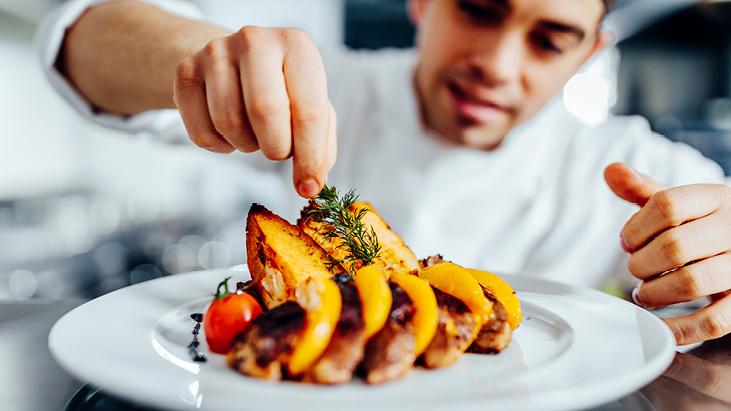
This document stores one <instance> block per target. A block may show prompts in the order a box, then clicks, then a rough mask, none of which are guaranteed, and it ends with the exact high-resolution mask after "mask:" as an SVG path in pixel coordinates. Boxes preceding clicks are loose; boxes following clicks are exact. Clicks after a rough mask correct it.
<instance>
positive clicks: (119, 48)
mask: <svg viewBox="0 0 731 411" xmlns="http://www.w3.org/2000/svg"><path fill="white" fill-rule="evenodd" d="M228 34H230V32H229V30H226V29H223V28H220V27H217V26H214V25H211V24H207V23H203V22H199V21H193V20H188V19H184V18H181V17H178V16H174V15H171V14H168V13H166V12H164V11H162V10H160V9H158V8H156V7H154V6H150V5H147V4H144V3H140V2H136V1H114V2H109V3H104V4H100V5H97V6H94V7H92V8H90V9H89V10H88V11H87V12H86V13H85V14H84V15H83V16H82V17H81V18H80V19H79V20H78V21H77V22H76V24H74V26H73V27H72V28H70V29H69V31H68V33H67V35H66V39H65V41H64V47H63V51H62V54H61V56H60V63H61V70H62V71H63V72H64V74H65V75H66V76H67V77H68V79H69V80H70V81H71V82H72V83H73V84H74V86H75V87H76V88H77V89H78V90H79V92H80V93H81V94H82V95H83V96H84V97H86V98H87V99H88V100H89V101H90V102H91V103H92V104H93V105H94V106H96V107H99V108H101V109H104V110H106V111H109V112H113V113H119V114H135V113H139V112H142V111H146V110H152V109H160V108H174V107H175V104H174V103H173V79H174V78H175V70H176V67H177V65H178V63H179V62H180V61H181V60H182V59H183V58H185V57H187V56H189V55H191V54H193V53H195V52H196V51H198V50H199V49H201V48H202V47H203V46H204V45H205V44H206V43H208V42H209V41H211V40H213V39H216V38H220V37H223V36H226V35H228Z"/></svg>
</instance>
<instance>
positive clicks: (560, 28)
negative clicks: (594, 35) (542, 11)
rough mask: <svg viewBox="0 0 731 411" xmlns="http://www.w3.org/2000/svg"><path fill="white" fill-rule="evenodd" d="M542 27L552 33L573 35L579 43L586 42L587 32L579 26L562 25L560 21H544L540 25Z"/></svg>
mask: <svg viewBox="0 0 731 411" xmlns="http://www.w3.org/2000/svg"><path fill="white" fill-rule="evenodd" d="M540 26H542V27H544V28H546V29H548V30H550V31H556V32H559V33H566V34H573V35H574V36H576V38H577V39H578V40H579V41H582V40H584V37H586V32H585V31H584V30H583V29H582V28H581V27H578V26H574V25H571V24H566V23H560V22H558V21H548V20H546V21H542V22H541V23H540Z"/></svg>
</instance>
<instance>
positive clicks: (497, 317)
mask: <svg viewBox="0 0 731 411" xmlns="http://www.w3.org/2000/svg"><path fill="white" fill-rule="evenodd" d="M482 291H483V292H484V293H485V297H487V299H488V300H490V301H492V304H493V312H492V314H491V315H490V319H489V320H488V321H487V322H486V323H485V324H484V325H483V326H482V328H480V332H479V333H478V334H477V338H476V339H475V341H474V342H473V343H472V345H471V346H470V348H469V349H468V351H469V352H474V353H479V354H497V353H499V352H500V351H502V350H503V349H504V348H505V347H506V346H507V345H508V344H509V343H510V340H511V338H512V336H513V330H511V329H510V325H508V321H507V318H508V312H507V311H506V310H505V307H504V306H503V305H502V303H500V301H498V300H497V298H495V296H494V295H493V294H492V293H490V291H488V290H486V289H485V288H484V287H483V289H482Z"/></svg>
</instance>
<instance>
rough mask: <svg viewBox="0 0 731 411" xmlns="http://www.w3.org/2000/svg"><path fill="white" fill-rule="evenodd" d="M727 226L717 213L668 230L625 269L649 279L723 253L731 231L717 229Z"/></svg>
mask: <svg viewBox="0 0 731 411" xmlns="http://www.w3.org/2000/svg"><path fill="white" fill-rule="evenodd" d="M726 225H727V222H726V221H725V217H724V215H723V214H720V213H716V214H713V215H710V216H708V217H706V218H702V219H700V220H695V221H692V222H689V223H686V224H683V225H681V226H678V227H675V228H671V229H669V230H667V231H664V232H662V233H661V234H659V235H658V236H657V237H656V238H655V239H653V240H652V241H650V243H649V244H647V245H646V246H644V247H642V248H641V249H640V250H638V251H636V252H634V253H632V255H631V256H630V258H629V261H628V263H627V267H628V268H629V270H630V272H631V273H632V274H634V275H635V276H636V277H638V278H640V279H648V278H650V277H654V276H656V275H659V274H662V273H664V272H666V271H669V270H673V269H675V268H678V267H682V266H684V265H686V264H688V263H690V262H691V261H696V260H701V259H704V258H708V257H712V256H715V255H718V254H721V253H724V252H726V251H728V250H729V245H731V230H726V229H719V227H725V226H726Z"/></svg>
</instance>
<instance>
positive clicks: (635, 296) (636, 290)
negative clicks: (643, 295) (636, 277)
mask: <svg viewBox="0 0 731 411" xmlns="http://www.w3.org/2000/svg"><path fill="white" fill-rule="evenodd" d="M640 287H642V281H640V282H639V283H637V285H635V288H633V289H632V301H634V302H635V304H637V305H639V306H640V307H644V304H642V302H641V301H640Z"/></svg>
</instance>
